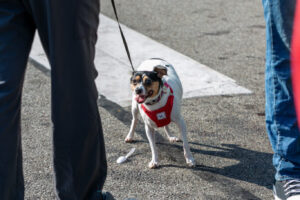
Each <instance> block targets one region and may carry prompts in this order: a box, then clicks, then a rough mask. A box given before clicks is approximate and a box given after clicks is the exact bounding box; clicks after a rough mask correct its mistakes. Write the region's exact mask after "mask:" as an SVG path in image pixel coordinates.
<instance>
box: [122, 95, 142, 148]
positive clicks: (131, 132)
mask: <svg viewBox="0 0 300 200" xmlns="http://www.w3.org/2000/svg"><path fill="white" fill-rule="evenodd" d="M138 112H139V109H138V104H137V103H136V101H135V100H132V105H131V113H132V121H131V126H130V130H129V133H128V135H127V136H126V138H125V142H127V143H130V142H133V136H134V130H135V127H136V124H137V115H138Z"/></svg>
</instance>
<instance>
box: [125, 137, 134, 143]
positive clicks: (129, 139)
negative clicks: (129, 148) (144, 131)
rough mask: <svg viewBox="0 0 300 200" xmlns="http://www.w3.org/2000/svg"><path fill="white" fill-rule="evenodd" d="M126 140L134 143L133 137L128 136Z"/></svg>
mask: <svg viewBox="0 0 300 200" xmlns="http://www.w3.org/2000/svg"><path fill="white" fill-rule="evenodd" d="M125 142H126V143H132V142H133V138H130V137H126V138H125Z"/></svg>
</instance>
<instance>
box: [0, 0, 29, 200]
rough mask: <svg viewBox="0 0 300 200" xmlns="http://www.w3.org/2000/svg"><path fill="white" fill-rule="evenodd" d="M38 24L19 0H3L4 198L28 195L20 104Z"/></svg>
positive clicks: (0, 142)
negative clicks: (23, 160)
mask: <svg viewBox="0 0 300 200" xmlns="http://www.w3.org/2000/svg"><path fill="white" fill-rule="evenodd" d="M33 35H34V26H33V23H32V20H31V18H30V16H29V15H28V14H26V12H25V9H24V7H23V5H22V4H21V3H20V2H18V1H6V2H5V1H4V2H0V199H1V200H21V199H24V180H23V172H22V150H21V149H22V148H21V135H20V130H21V128H20V104H21V93H22V86H23V79H24V72H25V68H26V64H27V59H28V54H29V51H30V48H31V43H32V38H33Z"/></svg>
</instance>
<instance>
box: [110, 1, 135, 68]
mask: <svg viewBox="0 0 300 200" xmlns="http://www.w3.org/2000/svg"><path fill="white" fill-rule="evenodd" d="M111 4H112V6H113V9H114V12H115V16H116V19H117V22H118V25H119V30H120V33H121V36H122V40H123V44H124V46H125V49H126V53H127V57H128V60H129V62H130V65H131V68H132V71H133V72H135V70H134V68H133V64H132V61H131V56H130V52H129V49H128V45H127V42H126V39H125V36H124V34H123V31H122V28H121V25H120V22H119V18H118V14H117V9H116V5H115V1H114V0H111Z"/></svg>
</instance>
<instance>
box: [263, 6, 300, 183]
mask: <svg viewBox="0 0 300 200" xmlns="http://www.w3.org/2000/svg"><path fill="white" fill-rule="evenodd" d="M263 6H264V15H265V21H266V38H267V47H266V48H267V49H266V127H267V131H268V134H269V138H270V141H271V144H272V148H273V151H274V156H273V164H274V167H275V169H276V175H275V179H276V180H278V181H283V180H289V179H299V178H300V132H299V129H298V125H297V120H296V113H295V108H294V101H293V94H292V85H291V70H290V42H291V35H292V27H293V17H294V8H295V0H290V1H285V0H263Z"/></svg>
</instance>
